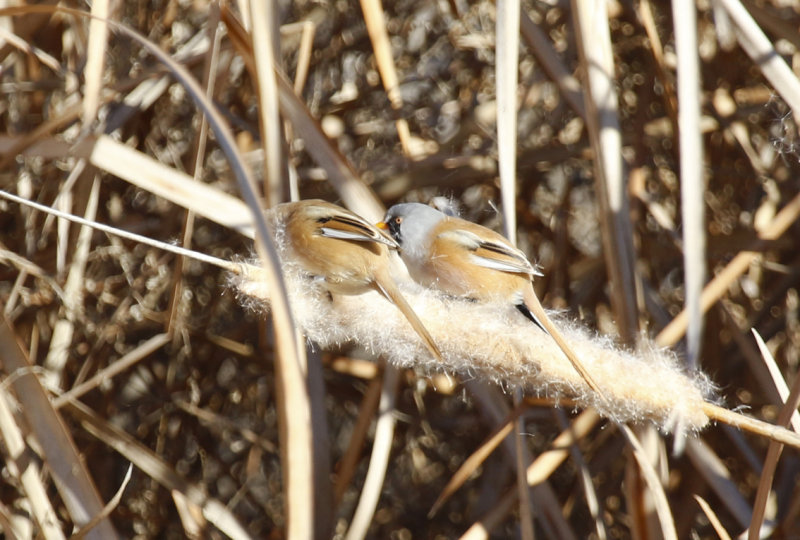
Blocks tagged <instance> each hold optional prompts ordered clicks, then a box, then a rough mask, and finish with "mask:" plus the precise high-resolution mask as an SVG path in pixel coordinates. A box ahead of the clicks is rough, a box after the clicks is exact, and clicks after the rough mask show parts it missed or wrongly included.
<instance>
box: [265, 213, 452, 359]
mask: <svg viewBox="0 0 800 540" xmlns="http://www.w3.org/2000/svg"><path fill="white" fill-rule="evenodd" d="M272 212H273V216H274V218H275V220H276V223H277V224H278V226H279V231H280V232H279V234H283V235H285V244H286V248H287V253H288V254H289V256H290V257H291V259H292V260H293V261H294V262H295V263H296V264H298V265H299V266H300V267H301V268H302V269H303V270H304V271H305V272H307V273H308V274H311V275H313V276H316V277H319V278H320V279H322V280H323V281H324V283H325V287H326V288H327V289H328V291H330V292H331V293H333V294H342V295H355V294H362V293H365V292H367V291H369V290H374V291H377V292H379V293H380V294H381V295H383V296H384V297H385V298H386V299H387V300H389V301H390V302H391V303H393V304H394V305H395V306H397V308H398V309H399V310H400V312H401V313H402V314H403V316H404V317H405V318H406V319H407V320H408V322H409V324H411V327H412V328H413V329H414V331H415V332H416V333H417V334H419V336H420V337H421V338H422V340H423V342H424V343H425V346H426V347H427V348H428V350H429V351H430V352H431V354H433V355H434V357H435V358H437V359H438V360H441V359H442V353H441V351H440V350H439V347H438V346H437V345H436V343H435V342H434V340H433V338H432V337H431V335H430V333H429V332H428V330H427V329H426V328H425V326H424V325H423V324H422V321H420V320H419V317H417V314H416V313H415V312H414V310H413V309H412V308H411V306H410V305H409V304H408V302H407V301H406V299H405V298H404V297H403V294H402V293H401V292H400V289H399V288H398V287H397V284H396V283H395V281H394V280H393V279H392V277H391V273H390V270H389V264H390V261H389V250H393V249H397V248H398V244H397V242H396V241H395V240H394V239H392V238H391V237H389V236H387V235H385V234H384V233H383V232H381V231H380V230H378V229H377V228H376V227H375V226H374V225H372V224H370V223H369V222H367V221H365V220H364V219H363V218H361V217H359V216H358V215H356V214H354V213H352V212H350V211H348V210H345V209H344V208H341V207H339V206H337V205H335V204H331V203H329V202H326V201H323V200H318V199H313V200H305V201H299V202H291V203H284V204H280V205H277V206H276V207H275V208H274V209H273V210H272Z"/></svg>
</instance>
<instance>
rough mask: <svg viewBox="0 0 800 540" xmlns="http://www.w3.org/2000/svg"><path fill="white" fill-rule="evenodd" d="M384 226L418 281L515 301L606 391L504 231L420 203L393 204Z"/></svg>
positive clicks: (445, 289) (589, 379)
mask: <svg viewBox="0 0 800 540" xmlns="http://www.w3.org/2000/svg"><path fill="white" fill-rule="evenodd" d="M378 227H379V228H382V229H384V230H388V231H389V233H390V235H391V236H392V238H394V239H395V240H396V241H397V243H398V244H399V245H400V256H401V258H402V259H403V262H405V263H406V266H407V267H408V271H409V274H411V277H412V278H413V279H414V280H415V281H417V282H418V283H420V284H422V285H425V286H427V287H431V288H435V289H439V290H441V291H443V292H445V293H447V294H450V295H453V296H460V297H465V298H471V299H474V300H477V301H479V302H481V301H492V302H496V301H507V302H509V303H511V304H512V305H514V306H515V307H516V308H517V309H519V310H520V311H521V312H522V313H523V314H524V315H525V316H526V317H528V318H529V319H530V320H531V321H533V322H534V323H536V324H537V325H538V326H539V327H540V328H541V329H542V330H544V331H545V332H546V333H548V334H550V335H551V336H552V337H553V339H554V340H555V341H556V343H557V344H558V346H559V347H560V348H561V350H562V351H564V354H565V355H566V356H567V358H568V359H569V361H570V362H571V363H572V365H573V366H574V367H575V369H576V370H577V371H578V373H579V374H580V375H581V376H582V377H583V379H584V380H585V381H586V383H587V384H588V385H589V386H590V387H591V388H592V389H593V390H594V391H596V392H597V393H599V394H601V395H602V392H601V391H600V389H599V387H598V386H597V383H596V382H595V381H594V379H593V378H592V376H591V375H590V374H589V372H588V371H587V370H586V368H585V367H584V366H583V363H582V362H581V361H580V359H579V358H578V356H577V355H576V354H575V352H574V351H573V350H572V348H571V347H570V346H569V344H568V343H567V342H566V340H565V339H564V337H563V336H562V334H561V332H560V331H559V330H558V328H556V326H555V325H554V324H553V322H552V321H551V320H550V318H549V317H548V316H547V314H546V313H545V311H544V308H543V307H542V305H541V303H540V302H539V299H538V298H537V297H536V293H535V292H534V290H533V282H532V280H533V277H534V276H536V275H541V274H540V273H539V272H538V271H537V270H536V268H534V266H533V265H532V264H531V263H530V262H529V261H528V259H527V257H525V255H524V254H523V253H522V252H521V251H520V250H518V249H517V248H515V247H514V246H512V245H511V244H510V243H509V242H508V240H506V239H505V238H504V237H503V236H501V235H500V234H498V233H496V232H494V231H492V230H490V229H487V228H486V227H483V226H481V225H477V224H475V223H471V222H469V221H466V220H463V219H460V218H457V217H453V216H448V215H446V214H443V213H442V212H439V211H438V210H436V209H435V208H432V207H430V206H426V205H424V204H419V203H406V204H398V205H395V206H393V207H391V208H390V209H389V211H388V212H387V213H386V217H385V218H384V221H383V222H381V223H379V224H378Z"/></svg>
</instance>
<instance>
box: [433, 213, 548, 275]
mask: <svg viewBox="0 0 800 540" xmlns="http://www.w3.org/2000/svg"><path fill="white" fill-rule="evenodd" d="M461 221H462V220H459V227H457V228H451V229H449V230H445V231H443V232H442V233H441V234H440V235H439V239H440V240H442V241H447V242H452V243H454V244H457V245H459V246H461V247H462V248H464V249H465V250H466V251H468V252H469V255H468V260H469V262H471V263H473V264H477V265H478V266H483V267H485V268H491V269H492V270H498V271H500V272H510V273H513V274H528V275H531V276H540V275H542V274H541V273H540V272H539V271H537V270H536V268H534V266H533V265H532V264H531V263H530V261H528V259H527V257H525V255H524V254H523V253H522V252H521V251H520V250H518V249H516V248H515V247H513V246H512V245H511V244H509V243H508V241H507V240H506V239H505V238H503V237H502V236H500V235H499V234H497V233H495V232H494V231H491V230H489V229H486V228H484V227H480V229H479V230H478V231H473V230H472V229H473V228H475V227H476V226H475V225H474V224H473V223H470V222H468V221H464V222H463V223H461Z"/></svg>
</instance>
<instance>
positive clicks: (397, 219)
mask: <svg viewBox="0 0 800 540" xmlns="http://www.w3.org/2000/svg"><path fill="white" fill-rule="evenodd" d="M394 222H395V224H396V225H400V224H401V223H403V218H402V217H400V216H397V217H396V218H394Z"/></svg>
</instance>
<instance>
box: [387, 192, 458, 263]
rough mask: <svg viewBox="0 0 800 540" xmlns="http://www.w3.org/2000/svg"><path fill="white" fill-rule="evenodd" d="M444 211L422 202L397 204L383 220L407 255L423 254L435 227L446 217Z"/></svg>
mask: <svg viewBox="0 0 800 540" xmlns="http://www.w3.org/2000/svg"><path fill="white" fill-rule="evenodd" d="M446 217H447V216H445V215H444V214H443V213H441V212H439V211H438V210H436V209H435V208H432V207H430V206H428V205H425V204H420V203H403V204H396V205H394V206H392V207H391V208H389V211H388V212H386V217H385V218H384V219H383V222H384V223H386V226H387V228H388V229H389V234H391V235H392V238H394V239H395V240H396V241H397V243H398V244H400V248H401V249H402V250H403V254H404V255H405V256H411V257H415V256H421V252H424V249H425V246H426V244H427V240H428V235H429V234H430V232H431V230H433V227H434V226H436V224H437V223H439V222H440V221H441V220H443V219H445V218H446Z"/></svg>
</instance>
